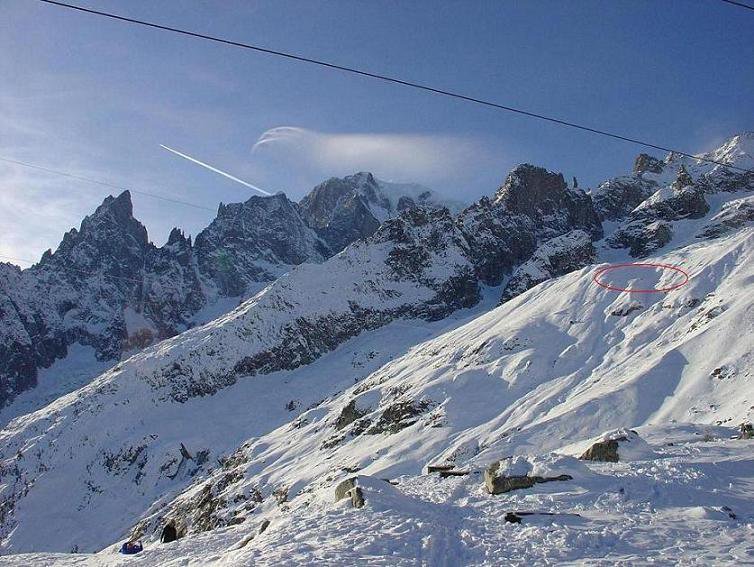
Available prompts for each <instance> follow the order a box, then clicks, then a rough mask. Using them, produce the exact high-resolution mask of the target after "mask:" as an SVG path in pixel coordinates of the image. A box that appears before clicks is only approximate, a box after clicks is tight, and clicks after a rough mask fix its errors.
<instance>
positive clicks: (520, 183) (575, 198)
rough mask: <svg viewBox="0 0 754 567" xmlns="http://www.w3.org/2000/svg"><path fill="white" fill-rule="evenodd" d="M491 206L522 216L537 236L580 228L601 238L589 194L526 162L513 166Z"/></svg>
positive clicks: (600, 231) (600, 224)
mask: <svg viewBox="0 0 754 567" xmlns="http://www.w3.org/2000/svg"><path fill="white" fill-rule="evenodd" d="M494 203H495V205H497V206H502V207H504V208H505V210H507V211H509V212H511V213H513V214H519V215H524V216H526V217H528V218H529V219H531V220H532V221H533V222H534V225H535V231H536V233H537V236H539V237H542V238H551V237H553V236H557V235H559V234H563V233H564V232H567V231H569V230H573V229H575V228H580V229H582V230H584V231H586V232H588V233H589V234H591V235H592V237H593V238H595V239H599V238H602V223H601V222H600V220H599V218H598V216H597V213H596V212H595V210H594V207H593V205H592V199H591V197H590V196H589V195H587V194H586V193H584V192H583V191H581V190H579V189H569V188H568V186H567V185H566V182H565V180H564V179H563V174H561V173H552V172H549V171H547V170H546V169H543V168H541V167H535V166H533V165H529V164H523V165H519V166H517V167H516V168H515V169H514V170H513V171H512V172H511V173H509V174H508V177H507V178H506V180H505V183H503V185H502V187H500V189H498V191H497V194H496V195H495V201H494Z"/></svg>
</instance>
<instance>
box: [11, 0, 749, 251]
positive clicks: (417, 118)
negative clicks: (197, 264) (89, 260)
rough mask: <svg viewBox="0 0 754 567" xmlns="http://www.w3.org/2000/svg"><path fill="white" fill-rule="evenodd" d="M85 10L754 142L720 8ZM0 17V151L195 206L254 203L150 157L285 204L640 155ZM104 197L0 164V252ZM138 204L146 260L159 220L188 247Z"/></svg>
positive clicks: (64, 226) (680, 133) (44, 19)
mask: <svg viewBox="0 0 754 567" xmlns="http://www.w3.org/2000/svg"><path fill="white" fill-rule="evenodd" d="M80 4H81V5H85V6H89V7H93V8H97V9H101V10H105V11H112V12H116V13H119V14H122V15H126V16H131V17H134V18H141V19H147V20H153V21H156V22H161V23H166V24H169V25H173V26H176V27H185V28H189V29H192V30H197V31H201V32H203V33H207V34H213V35H219V36H223V37H228V38H232V39H236V40H239V41H246V42H250V43H255V44H259V45H262V46H266V47H270V48H273V49H281V50H286V51H291V52H299V53H303V54H306V55H308V56H311V57H315V58H321V59H326V60H329V61H333V62H337V63H340V64H343V65H349V66H358V67H363V68H366V69H369V70H372V71H374V72H377V73H384V74H392V75H396V76H400V77H403V78H407V79H410V80H414V81H417V82H425V83H428V84H432V85H435V86H437V87H439V88H445V89H449V90H456V91H460V92H464V93H467V94H469V95H471V96H476V97H480V98H486V99H490V100H494V101H498V102H500V103H503V104H506V105H511V106H520V107H523V108H526V109H528V110H531V111H534V112H540V113H545V114H551V115H554V116H557V117H561V118H563V119H567V120H572V121H576V122H581V123H584V124H586V125H590V126H594V127H598V128H602V129H606V130H614V131H618V132H622V133H625V134H626V135H629V136H634V137H637V138H645V139H648V140H651V141H656V142H657V143H659V144H661V145H667V146H671V147H677V148H679V149H683V150H689V151H692V152H697V151H702V150H708V149H711V148H713V147H715V146H717V145H719V143H720V142H722V141H723V140H724V139H725V138H727V137H729V136H731V135H733V134H735V133H737V132H739V131H743V130H752V129H754V104H752V100H753V98H754V97H753V95H754V64H752V55H754V53H753V52H754V12H750V11H747V10H744V9H741V8H736V7H733V6H730V5H726V4H725V3H723V2H720V1H718V0H662V1H661V2H658V1H655V0H647V1H644V0H632V1H590V0H578V1H577V0H569V1H562V2H561V1H554V0H553V1H537V0H529V1H506V0H500V1H496V2H492V1H486V2H481V1H478V2H476V1H463V2H420V1H415V2H397V1H392V2H388V1H376V2H359V1H350V2H337V1H329V2H324V1H307V2H303V1H302V2H287V1H285V2H284V1H269V2H267V1H265V2H261V1H260V2H257V1H251V0H246V1H235V0H223V1H222V2H220V1H216V2H211V1H208V0H205V1H200V0H191V1H189V0H171V1H170V2H151V1H145V0H128V1H126V0H98V1H94V0H80ZM0 11H2V15H1V17H0V74H1V76H3V77H4V78H5V79H4V80H3V81H2V82H1V83H0V156H2V157H9V158H13V159H19V160H25V161H29V162H32V163H37V164H40V165H44V166H47V167H52V168H58V169H63V170H66V171H69V172H72V173H75V174H79V175H86V176H90V177H95V178H97V179H102V180H104V181H108V182H111V183H114V184H117V185H124V186H129V187H133V188H135V189H140V190H143V191H150V192H154V193H159V194H162V195H165V196H168V197H172V198H177V199H183V200H187V201H191V202H194V203H198V204H200V205H202V206H206V207H209V208H211V209H215V208H216V206H217V203H218V202H219V201H225V202H231V201H240V200H244V199H245V198H247V197H248V196H249V195H250V194H251V193H252V192H251V191H250V190H249V189H247V188H245V187H243V186H241V185H238V184H235V183H233V182H232V181H228V180H226V179H224V178H222V177H219V176H217V175H216V174H213V173H211V172H208V171H204V170H202V169H200V168H198V167H197V166H195V165H193V164H191V163H188V162H186V161H184V160H182V159H180V158H178V157H176V156H174V155H172V154H170V153H168V152H166V151H165V150H163V149H161V148H160V144H165V145H168V146H171V147H174V148H176V149H178V150H180V151H183V152H186V153H188V154H191V155H193V156H195V157H197V158H199V159H201V160H203V161H206V162H209V163H211V164H212V165H214V166H216V167H219V168H222V169H225V170H227V171H229V172H230V173H232V174H234V175H236V176H238V177H241V178H243V179H246V180H248V181H249V182H251V183H253V184H255V185H258V186H260V187H262V188H264V189H266V190H268V191H271V192H274V191H278V190H283V191H285V192H286V193H288V195H289V196H290V197H291V198H294V199H298V198H300V197H301V196H303V194H305V193H306V192H307V191H308V190H310V189H311V187H313V186H314V185H315V184H316V183H318V182H319V181H321V180H323V179H325V178H327V177H330V176H333V175H338V176H340V175H345V174H348V173H352V172H354V171H356V170H371V171H374V172H375V173H376V174H377V175H378V176H380V177H382V178H384V179H391V180H395V181H415V182H419V183H422V184H425V185H427V186H430V187H432V188H434V189H436V190H438V191H439V192H441V193H444V194H446V195H448V196H451V197H454V198H460V199H464V200H468V201H470V200H473V199H476V198H478V197H479V196H481V195H484V194H491V193H492V192H493V191H494V190H495V188H496V187H497V186H498V185H499V183H500V181H501V180H502V179H503V178H504V176H505V174H506V173H507V171H508V170H509V169H510V168H511V167H512V166H513V165H515V164H516V163H519V162H524V161H526V162H531V163H535V164H538V165H543V166H545V167H547V168H549V169H553V170H557V171H562V172H563V173H564V174H565V175H566V176H568V178H569V179H570V177H571V176H573V175H576V176H577V177H578V178H579V180H580V184H581V185H582V186H593V185H595V184H596V183H598V182H600V181H601V180H603V179H604V178H607V177H610V176H613V175H615V174H618V173H621V172H624V171H627V170H629V169H630V167H631V162H632V159H633V157H634V156H635V155H636V154H637V153H639V152H640V151H642V150H641V148H639V147H634V146H631V145H627V144H624V143H621V142H617V141H611V140H608V139H604V138H600V137H595V136H592V135H589V134H586V133H582V132H578V131H574V130H570V129H564V128H561V127H557V126H554V125H550V124H546V123H542V122H539V121H535V120H531V119H526V118H522V117H519V116H514V115H509V114H506V113H502V112H498V111H494V110H491V109H488V108H483V107H479V106H475V105H471V104H468V103H464V102H461V101H455V100H450V99H446V98H442V97H438V96H433V95H429V94H426V93H422V92H416V91H411V90H408V89H405V88H400V87H396V86H393V85H388V84H382V83H380V82H376V81H373V80H370V79H366V78H360V77H354V76H350V75H346V74H342V73H338V72H332V71H327V70H323V69H320V68H316V67H311V66H307V65H304V64H300V63H295V62H290V61H283V60H280V59H277V58H273V57H269V56H265V55H261V54H256V53H252V52H248V51H245V50H240V49H234V48H230V47H225V46H221V45H214V44H210V43H207V42H202V41H198V40H192V39H187V38H184V37H180V36H174V35H171V34H167V33H164V32H157V31H154V30H148V29H142V28H138V27H134V26H129V25H124V24H121V23H118V22H111V21H108V20H105V19H102V18H96V17H92V16H86V15H82V14H77V13H73V12H70V11H66V10H62V9H60V8H55V7H52V6H48V5H44V4H41V3H37V2H35V1H34V0H4V1H3V3H2V6H1V7H0ZM260 139H262V140H266V141H265V143H263V144H257V142H258V141H259V140H260ZM255 144H257V147H256V149H255V150H254V151H252V148H254V146H255ZM108 192H109V191H108V190H107V189H105V188H103V187H98V186H96V185H89V184H86V183H83V182H79V181H72V180H68V179H65V178H60V177H56V176H52V175H48V174H44V173H41V172H36V171H31V170H24V169H23V168H21V167H18V166H11V165H8V164H2V163H0V223H1V224H2V226H3V228H4V230H3V233H2V235H0V254H6V255H12V256H15V257H20V258H31V259H35V258H37V257H38V256H39V255H40V254H41V252H43V251H44V250H45V249H46V248H48V247H55V246H56V245H57V243H58V242H59V240H60V238H61V236H62V233H63V232H64V231H65V230H68V229H69V228H70V227H72V226H78V224H79V222H80V220H81V218H82V216H83V215H84V214H87V213H88V212H90V211H91V210H92V209H93V208H94V207H95V206H96V205H97V204H99V202H100V201H101V199H102V198H103V197H104V196H106V195H107V194H108ZM134 201H135V203H134V204H135V214H136V216H137V217H138V218H139V219H141V220H142V222H144V223H145V224H146V225H147V227H148V229H149V231H150V236H151V238H152V239H153V240H154V241H155V243H157V244H162V243H163V242H164V240H165V239H166V237H167V234H168V232H169V230H170V228H171V227H173V226H180V227H182V228H184V229H186V231H187V232H188V233H191V234H196V233H197V232H198V231H199V230H200V229H201V228H202V227H203V226H205V225H206V224H207V223H208V222H209V221H210V220H211V218H212V217H213V213H212V212H210V211H206V210H201V209H192V208H190V207H184V206H181V205H170V204H167V203H165V202H161V201H157V200H154V199H150V198H148V197H145V196H141V195H134Z"/></svg>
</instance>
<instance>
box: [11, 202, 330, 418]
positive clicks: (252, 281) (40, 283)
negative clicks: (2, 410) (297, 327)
mask: <svg viewBox="0 0 754 567" xmlns="http://www.w3.org/2000/svg"><path fill="white" fill-rule="evenodd" d="M132 213H133V208H132V204H131V196H130V194H129V193H128V192H127V191H126V192H124V193H122V194H121V195H119V196H118V197H108V198H106V199H105V200H104V201H103V203H102V205H100V206H99V207H98V208H97V210H96V211H95V212H94V213H93V214H92V215H90V216H88V217H86V218H85V219H84V220H83V221H82V223H81V227H80V229H78V230H77V229H72V230H70V231H69V232H68V233H66V234H65V236H64V238H63V241H62V242H61V244H60V246H59V247H58V249H57V250H56V251H55V252H54V253H53V252H52V251H49V250H48V251H47V252H46V253H45V254H44V255H43V257H42V259H41V261H40V262H39V264H37V265H35V266H33V267H32V268H30V269H28V270H25V271H21V270H18V269H16V268H10V267H6V266H5V265H3V266H2V269H0V286H1V287H0V289H1V290H2V292H3V293H1V294H0V314H2V325H0V339H2V340H0V407H1V406H2V405H3V404H4V403H6V402H7V401H8V400H9V399H11V398H13V397H14V396H15V395H16V394H18V393H19V392H21V391H23V390H26V389H28V388H31V387H34V386H35V385H36V376H37V370H38V369H39V368H44V367H47V366H49V365H50V364H52V363H53V362H54V361H55V360H56V359H59V358H62V357H64V356H66V354H67V352H68V347H69V345H71V344H73V343H80V344H82V345H89V346H91V347H93V348H94V349H95V352H96V354H97V357H98V358H100V359H101V360H117V358H118V357H119V356H121V354H123V353H125V352H128V351H133V350H136V349H141V348H144V347H146V346H148V345H150V344H152V343H153V342H155V341H157V340H161V339H164V338H167V337H170V336H172V335H175V334H177V333H180V332H182V331H184V330H186V329H187V328H189V327H191V326H192V325H193V324H194V323H193V321H192V317H193V316H194V315H195V314H196V313H197V312H198V311H199V310H200V309H201V308H202V307H203V306H204V305H206V303H207V301H208V299H210V298H211V297H216V296H223V295H228V296H234V295H241V294H243V293H246V292H247V291H249V290H251V291H254V290H255V289H256V288H258V287H261V285H263V284H264V283H265V282H269V281H271V280H273V279H275V277H277V276H278V275H280V274H279V273H275V272H274V271H273V270H274V269H275V267H276V266H279V267H280V271H284V270H287V269H288V267H289V266H291V265H296V264H300V263H303V262H307V261H309V262H321V261H323V260H324V259H325V258H327V257H328V256H329V255H330V250H329V248H328V247H327V245H326V244H324V243H323V242H322V241H321V240H320V239H319V238H318V237H317V235H316V234H315V233H314V231H313V230H312V229H310V228H309V227H308V226H306V224H305V223H304V221H303V220H302V219H301V217H300V216H299V213H298V211H297V209H296V207H295V205H294V204H293V203H291V202H290V201H288V199H287V198H286V197H285V196H284V195H275V196H273V197H269V198H262V197H252V198H251V199H249V201H247V202H246V203H239V204H234V205H227V206H225V205H221V207H220V210H219V212H218V217H217V218H216V219H215V220H214V221H213V222H212V224H211V225H210V226H209V227H207V229H205V230H204V231H202V232H201V233H200V234H199V236H198V237H197V241H196V243H195V244H192V242H191V239H190V238H186V237H185V236H184V235H183V233H182V232H181V231H180V230H178V229H174V230H173V231H172V232H171V234H170V237H169V239H168V242H167V243H166V244H165V245H164V246H162V247H160V248H158V247H156V246H154V245H153V244H152V243H150V242H149V240H148V236H147V231H146V228H145V227H144V226H143V225H142V224H141V223H140V222H139V221H138V220H136V219H134V218H133V214H132Z"/></svg>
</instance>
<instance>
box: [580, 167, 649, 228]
mask: <svg viewBox="0 0 754 567" xmlns="http://www.w3.org/2000/svg"><path fill="white" fill-rule="evenodd" d="M656 190H657V183H655V182H654V181H647V180H644V179H642V178H640V177H618V178H617V179H611V180H609V181H605V182H604V183H603V184H601V185H600V186H599V187H597V189H595V190H594V191H593V193H592V199H593V200H594V206H595V209H596V210H597V213H598V214H599V217H600V218H601V219H602V220H610V221H614V220H619V219H622V218H625V217H626V216H628V214H629V213H631V211H633V210H634V209H635V208H636V207H638V206H639V205H640V204H641V203H642V202H644V201H645V200H646V199H648V198H649V197H650V196H652V193H654V192H655V191H656Z"/></svg>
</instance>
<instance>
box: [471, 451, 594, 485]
mask: <svg viewBox="0 0 754 567" xmlns="http://www.w3.org/2000/svg"><path fill="white" fill-rule="evenodd" d="M584 472H585V471H584V468H583V465H581V464H580V463H579V462H578V461H577V460H576V459H574V458H573V457H566V456H563V455H556V454H554V453H553V454H549V455H544V456H530V455H526V456H521V455H519V456H515V457H508V458H507V459H503V460H502V461H498V462H496V463H492V464H491V465H490V466H489V467H488V468H487V470H485V471H484V486H485V488H486V489H487V492H489V493H490V494H503V493H505V492H510V491H511V490H516V489H520V488H530V487H532V486H534V485H535V484H538V483H543V482H551V481H555V480H561V481H564V480H573V478H574V476H573V475H574V474H576V475H578V474H583V473H584Z"/></svg>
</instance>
